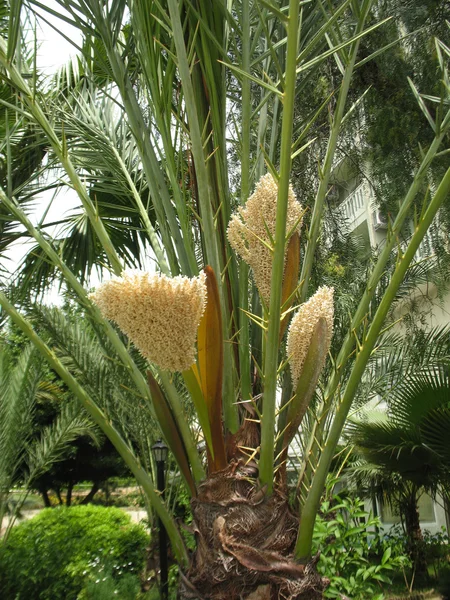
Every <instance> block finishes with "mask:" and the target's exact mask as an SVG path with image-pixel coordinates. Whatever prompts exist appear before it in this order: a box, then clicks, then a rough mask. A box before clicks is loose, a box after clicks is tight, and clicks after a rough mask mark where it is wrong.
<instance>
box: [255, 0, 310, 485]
mask: <svg viewBox="0 0 450 600" xmlns="http://www.w3.org/2000/svg"><path fill="white" fill-rule="evenodd" d="M299 16H300V6H299V3H298V2H297V1H296V0H291V2H290V3H289V17H288V22H287V26H286V32H287V37H288V42H287V54H286V75H285V90H284V95H283V123H282V130H281V154H280V180H279V184H278V198H277V213H276V221H275V238H274V246H273V263H272V279H271V285H270V307H269V324H268V331H267V344H266V356H265V361H264V395H263V406H262V417H261V453H260V461H259V478H260V480H261V482H262V483H263V485H266V486H267V490H268V492H269V493H271V492H272V490H273V483H274V437H275V412H276V411H275V402H276V389H277V376H278V340H279V334H280V317H281V288H282V284H283V273H284V259H285V249H286V220H287V210H288V195H289V178H290V174H291V165H292V128H293V116H294V100H295V82H296V79H297V47H298V35H299V24H300V19H299Z"/></svg>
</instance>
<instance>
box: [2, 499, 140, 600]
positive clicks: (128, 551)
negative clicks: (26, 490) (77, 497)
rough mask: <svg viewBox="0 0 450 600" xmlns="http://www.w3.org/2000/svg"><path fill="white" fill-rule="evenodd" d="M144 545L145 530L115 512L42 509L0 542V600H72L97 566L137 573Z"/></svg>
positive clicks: (89, 508)
mask: <svg viewBox="0 0 450 600" xmlns="http://www.w3.org/2000/svg"><path fill="white" fill-rule="evenodd" d="M147 544H148V535H147V533H146V532H145V531H144V529H143V528H142V527H141V526H140V525H133V524H132V523H131V520H130V517H129V515H127V514H126V513H125V512H124V511H122V510H120V509H118V508H105V507H103V506H91V505H87V506H74V507H70V508H66V507H61V508H48V509H45V510H43V511H42V512H41V513H40V514H39V515H37V516H36V517H34V518H33V519H31V520H30V521H26V522H24V523H21V524H20V525H18V526H17V527H15V528H14V529H13V530H12V531H11V534H10V536H9V538H8V540H7V542H6V543H4V544H2V543H0V598H5V599H7V598H8V599H11V600H12V599H14V600H76V598H77V596H78V594H79V593H80V591H81V590H82V588H83V587H84V585H85V583H86V582H87V580H88V578H89V574H90V573H92V572H98V571H99V570H101V569H102V567H104V569H105V570H110V569H111V567H112V566H114V567H115V568H116V569H118V571H117V572H118V574H122V573H134V574H136V573H138V572H139V571H140V570H141V569H142V567H143V564H144V560H145V548H146V545H147ZM118 566H120V569H119V567H118Z"/></svg>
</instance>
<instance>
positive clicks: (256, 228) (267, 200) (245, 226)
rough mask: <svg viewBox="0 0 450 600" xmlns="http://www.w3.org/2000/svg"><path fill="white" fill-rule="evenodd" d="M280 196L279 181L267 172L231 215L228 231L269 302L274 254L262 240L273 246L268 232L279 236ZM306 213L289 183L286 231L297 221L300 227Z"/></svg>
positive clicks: (235, 249) (229, 237)
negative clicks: (277, 216)
mask: <svg viewBox="0 0 450 600" xmlns="http://www.w3.org/2000/svg"><path fill="white" fill-rule="evenodd" d="M277 197H278V184H277V182H276V181H275V180H274V178H273V177H272V175H271V174H270V173H267V174H266V175H264V176H263V177H261V179H260V180H259V182H258V183H257V184H256V189H255V191H254V193H253V194H252V195H251V196H250V198H249V199H248V200H247V202H246V204H245V206H244V207H240V208H239V209H238V211H237V212H236V213H235V214H234V215H233V216H232V217H231V219H230V223H229V225H228V231H227V235H228V240H229V242H230V244H231V247H232V248H233V250H234V251H235V252H236V253H237V254H239V256H241V258H242V259H243V260H245V262H246V263H248V264H249V265H250V267H251V268H252V270H253V275H254V277H255V283H256V285H257V287H258V290H259V293H260V294H261V296H262V298H263V299H264V301H265V302H266V303H267V304H269V302H270V282H271V278H272V262H273V253H272V252H271V251H270V250H269V248H267V246H265V245H264V244H263V243H262V242H261V240H264V242H266V243H267V244H269V245H271V242H270V236H269V235H268V233H267V231H269V232H270V235H271V236H272V238H274V237H275V220H276V213H277ZM302 212H303V210H302V207H301V205H300V204H299V202H297V200H296V198H295V194H294V190H293V189H292V187H291V186H289V196H288V209H287V221H286V232H289V231H291V229H292V228H293V227H294V226H295V224H296V223H297V222H298V230H300V227H301V221H299V219H300V218H301V216H302Z"/></svg>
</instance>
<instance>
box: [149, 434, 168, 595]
mask: <svg viewBox="0 0 450 600" xmlns="http://www.w3.org/2000/svg"><path fill="white" fill-rule="evenodd" d="M152 451H153V456H154V457H155V463H156V474H157V484H158V490H159V491H160V492H161V496H162V497H163V498H164V489H165V487H166V483H165V466H166V460H167V454H168V452H169V448H168V447H167V446H166V444H165V443H164V442H163V441H161V440H158V441H157V442H156V443H155V444H153V446H152ZM158 522H159V566H160V584H161V599H162V600H167V599H168V598H169V566H168V560H167V532H166V529H165V527H164V525H163V524H162V522H161V519H158Z"/></svg>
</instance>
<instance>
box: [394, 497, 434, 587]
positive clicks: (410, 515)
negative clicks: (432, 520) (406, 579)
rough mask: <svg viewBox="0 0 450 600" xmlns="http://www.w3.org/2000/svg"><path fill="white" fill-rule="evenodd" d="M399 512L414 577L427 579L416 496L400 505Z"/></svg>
mask: <svg viewBox="0 0 450 600" xmlns="http://www.w3.org/2000/svg"><path fill="white" fill-rule="evenodd" d="M400 508H401V512H402V514H403V516H404V519H405V529H406V535H407V538H408V553H409V556H410V558H411V561H412V563H413V568H415V572H416V576H420V577H425V578H427V577H428V569H427V561H426V557H425V552H424V550H425V548H424V541H423V535H422V530H421V528H420V517H419V508H418V506H417V497H416V494H415V493H414V494H411V497H410V498H408V499H407V500H405V501H404V502H402V503H401V506H400Z"/></svg>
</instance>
